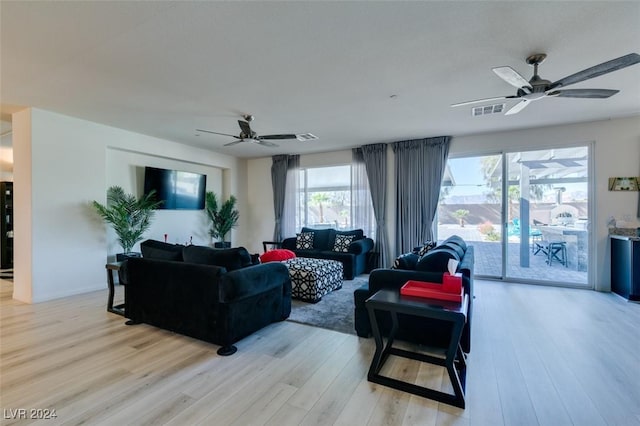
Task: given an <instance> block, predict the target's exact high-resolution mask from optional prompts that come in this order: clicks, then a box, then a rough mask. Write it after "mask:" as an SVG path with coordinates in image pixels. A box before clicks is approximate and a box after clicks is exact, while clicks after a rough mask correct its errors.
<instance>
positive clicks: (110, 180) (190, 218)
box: [98, 147, 223, 254]
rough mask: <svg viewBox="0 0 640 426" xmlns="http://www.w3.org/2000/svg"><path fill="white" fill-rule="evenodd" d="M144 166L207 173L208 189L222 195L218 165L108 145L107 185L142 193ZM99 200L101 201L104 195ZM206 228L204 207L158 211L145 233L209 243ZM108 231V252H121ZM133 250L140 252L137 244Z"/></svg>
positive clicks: (158, 238)
mask: <svg viewBox="0 0 640 426" xmlns="http://www.w3.org/2000/svg"><path fill="white" fill-rule="evenodd" d="M145 166H150V167H158V168H163V169H170V170H180V171H184V172H192V173H199V174H204V175H206V176H207V190H208V191H214V192H215V193H216V194H218V195H219V196H220V195H222V172H223V170H222V169H221V168H218V167H211V166H207V165H203V164H199V163H191V162H186V161H178V160H174V159H168V158H164V157H159V156H157V155H153V154H146V153H139V152H132V151H130V150H122V149H120V148H112V147H108V148H107V186H108V187H110V186H113V185H118V186H120V187H122V188H123V189H124V190H125V191H126V192H128V193H132V194H135V195H136V196H140V195H142V194H143V193H144V168H145ZM98 201H100V202H101V203H104V202H105V196H102V197H101V199H100V200H98ZM208 230H209V223H208V220H207V217H206V214H205V213H204V211H203V210H157V211H156V213H155V216H154V219H153V222H152V223H151V227H150V229H149V231H147V233H146V234H145V236H146V237H147V238H153V239H156V240H159V241H164V234H167V242H170V243H180V244H184V243H186V242H188V241H190V239H191V237H193V244H197V245H208V244H209V243H210V242H211V238H210V237H209V233H208ZM107 233H108V252H109V253H110V254H114V253H121V252H122V248H121V247H120V245H119V243H118V242H117V240H116V237H115V232H113V230H112V229H111V227H108V231H107ZM133 251H140V244H139V243H138V244H136V245H135V246H134V247H133Z"/></svg>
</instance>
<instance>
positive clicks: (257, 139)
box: [196, 114, 318, 147]
mask: <svg viewBox="0 0 640 426" xmlns="http://www.w3.org/2000/svg"><path fill="white" fill-rule="evenodd" d="M242 118H244V120H245V121H242V120H238V125H239V126H240V134H239V135H238V136H236V135H230V134H228V133H219V132H212V131H211V130H203V129H196V131H198V132H205V133H213V134H214V135H223V136H231V137H232V138H236V139H237V140H235V141H233V142H229V143H226V144H224V146H231V145H235V144H238V143H240V142H252V143H255V144H258V145H263V146H269V147H276V146H278V144H275V143H273V142H269V141H270V140H282V139H297V140H299V141H306V140H311V139H318V137H317V136H315V135H312V134H311V133H303V134H299V135H297V134H293V133H291V134H282V135H258V134H257V133H256V132H254V131H253V130H251V127H250V126H249V123H250V122H252V121H253V119H254V116H253V115H249V114H246V115H243V116H242Z"/></svg>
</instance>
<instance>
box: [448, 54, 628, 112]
mask: <svg viewBox="0 0 640 426" xmlns="http://www.w3.org/2000/svg"><path fill="white" fill-rule="evenodd" d="M546 57H547V55H546V54H544V53H536V54H533V55H530V56H529V57H527V63H528V64H529V65H532V66H533V77H531V80H529V81H527V80H525V79H524V77H522V76H521V75H520V74H519V73H518V72H517V71H516V70H514V69H513V68H511V67H507V66H504V67H496V68H493V72H494V73H496V74H497V75H498V77H500V78H501V79H503V80H504V81H506V82H507V83H509V84H510V85H512V86H514V87H517V88H518V91H517V92H516V94H515V95H514V96H499V97H496V98H487V99H478V100H475V101H467V102H460V103H457V104H453V105H451V106H452V107H459V106H464V105H470V104H475V103H480V102H490V101H497V100H502V99H520V102H518V103H517V104H515V105H514V106H512V107H511V108H510V109H509V110H508V111H507V112H506V113H505V115H511V114H517V113H518V112H520V111H522V110H523V109H524V108H526V107H527V106H528V105H529V104H530V103H531V102H532V101H537V100H539V99H542V98H547V97H556V96H557V97H561V98H597V99H604V98H608V97H610V96H613V95H615V94H616V93H618V92H619V90H609V89H569V90H564V89H563V87H566V86H569V85H570V84H575V83H579V82H581V81H585V80H588V79H590V78H594V77H599V76H601V75H604V74H608V73H610V72H613V71H617V70H619V69H622V68H625V67H628V66H630V65H634V64H637V63H638V62H640V55H638V54H637V53H630V54H628V55H625V56H621V57H619V58H616V59H612V60H610V61H607V62H603V63H601V64H599V65H595V66H593V67H591V68H587V69H584V70H582V71H578V72H577V73H575V74H571V75H570V76H567V77H564V78H561V79H560V80H557V81H555V82H553V83H552V82H550V81H549V80H544V79H542V78H540V76H539V75H538V65H540V64H541V63H542V62H543V61H544V60H545V58H546Z"/></svg>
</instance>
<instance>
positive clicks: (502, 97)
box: [451, 96, 520, 108]
mask: <svg viewBox="0 0 640 426" xmlns="http://www.w3.org/2000/svg"><path fill="white" fill-rule="evenodd" d="M519 97H520V96H499V97H497V98H486V99H476V100H475V101H466V102H460V103H457V104H451V107H452V108H455V107H459V106H465V105H471V104H477V103H480V102H491V101H500V100H503V99H514V98H519Z"/></svg>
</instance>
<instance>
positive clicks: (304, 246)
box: [296, 232, 315, 250]
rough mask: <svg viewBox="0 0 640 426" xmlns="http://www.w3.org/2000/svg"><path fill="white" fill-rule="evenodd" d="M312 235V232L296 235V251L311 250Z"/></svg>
mask: <svg viewBox="0 0 640 426" xmlns="http://www.w3.org/2000/svg"><path fill="white" fill-rule="evenodd" d="M314 234H315V233H314V232H301V233H299V234H296V250H311V249H313V235H314Z"/></svg>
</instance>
